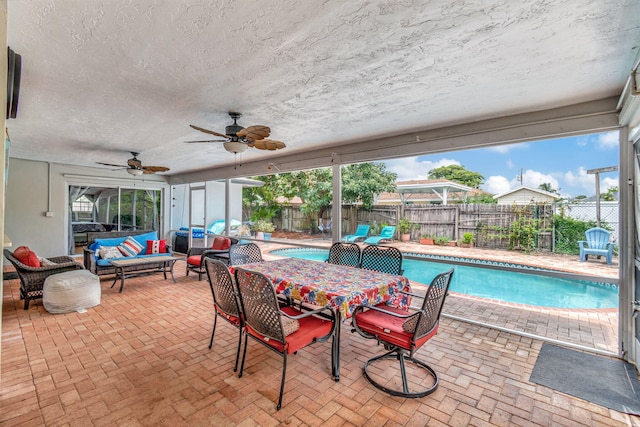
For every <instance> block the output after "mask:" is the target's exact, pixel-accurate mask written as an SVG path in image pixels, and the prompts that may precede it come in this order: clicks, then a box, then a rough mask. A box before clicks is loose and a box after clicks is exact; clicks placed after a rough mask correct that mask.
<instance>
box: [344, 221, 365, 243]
mask: <svg viewBox="0 0 640 427" xmlns="http://www.w3.org/2000/svg"><path fill="white" fill-rule="evenodd" d="M369 228H370V227H369V226H368V225H367V224H359V225H358V228H357V229H356V233H355V234H349V235H348V236H344V237H343V238H342V241H343V242H346V243H354V242H357V241H358V240H364V239H366V238H367V236H368V235H369Z"/></svg>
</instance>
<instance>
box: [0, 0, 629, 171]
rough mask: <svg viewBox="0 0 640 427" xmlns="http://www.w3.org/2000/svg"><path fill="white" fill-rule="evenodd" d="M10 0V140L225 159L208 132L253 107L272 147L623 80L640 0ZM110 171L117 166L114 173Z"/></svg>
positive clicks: (100, 152)
mask: <svg viewBox="0 0 640 427" xmlns="http://www.w3.org/2000/svg"><path fill="white" fill-rule="evenodd" d="M7 3H8V6H7V7H8V44H9V46H10V47H11V48H12V49H13V50H15V51H16V52H17V53H19V54H21V55H22V66H23V70H22V85H21V93H20V103H19V109H18V118H17V119H12V120H8V121H7V127H8V129H9V133H10V136H11V140H12V147H11V156H12V157H18V158H24V159H33V160H42V161H51V162H59V163H67V164H76V165H87V166H89V165H95V162H98V161H100V162H108V163H116V164H120V163H122V164H124V163H125V162H126V160H127V159H128V158H129V157H130V154H129V153H128V152H129V151H139V152H140V153H141V155H140V156H139V157H140V159H141V160H142V162H143V164H147V165H162V166H167V167H169V168H171V171H170V172H168V173H167V174H174V173H181V172H186V171H191V170H199V169H205V168H211V167H215V166H220V165H228V164H229V163H233V160H234V159H233V155H231V154H229V153H227V152H225V151H224V149H223V147H222V144H221V143H211V144H197V145H196V144H185V143H184V142H183V141H185V140H191V139H208V138H207V135H205V134H202V133H200V132H197V131H194V130H192V129H191V128H190V127H189V126H188V125H189V124H195V125H198V126H201V127H205V128H208V129H211V130H215V131H218V132H223V131H224V127H225V126H226V125H228V124H231V120H230V119H229V117H228V115H227V112H228V111H239V112H242V113H243V117H242V118H241V119H240V120H239V124H241V125H244V126H249V125H253V124H263V125H267V126H270V127H271V129H272V132H271V138H273V139H277V140H281V141H284V142H285V143H286V144H287V148H286V149H284V150H281V151H278V152H265V151H258V150H255V149H249V151H247V152H246V153H245V154H244V155H243V157H244V159H245V160H246V161H251V160H255V159H259V158H264V160H265V162H268V161H272V160H274V161H275V160H277V157H278V156H279V155H284V154H285V153H286V154H292V153H296V152H301V151H303V150H308V149H310V148H318V147H326V146H333V145H344V144H347V143H350V142H357V141H363V140H366V139H368V138H374V137H379V136H389V135H394V134H398V133H403V132H407V131H411V130H420V129H429V128H437V127H441V126H445V125H452V124H460V123H466V122H471V121H475V120H480V119H487V118H494V117H500V116H505V115H511V114H516V113H523V112H528V111H535V110H543V109H547V108H552V107H558V106H564V105H570V104H574V103H579V102H585V101H591V100H595V99H601V98H605V97H610V96H617V95H619V94H620V92H621V91H622V88H623V86H624V83H625V81H626V78H627V76H628V73H629V71H630V68H631V66H632V61H633V59H634V58H635V57H636V55H637V48H638V45H639V44H640V23H639V22H640V21H638V19H637V17H638V16H640V2H638V1H636V0H633V1H632V0H593V1H585V0H567V1H563V2H559V1H548V0H523V1H518V2H515V1H509V0H475V1H474V0H457V1H452V0H435V1H425V0H421V1H418V0H416V1H412V0H389V1H349V2H345V1H316V0H283V1H278V2H272V1H258V0H239V1H215V0H210V1H203V0H201V1H198V0H182V1H175V0H111V1H103V0H74V1H71V0H56V1H53V0H29V1H9V2H7ZM118 173H120V172H118Z"/></svg>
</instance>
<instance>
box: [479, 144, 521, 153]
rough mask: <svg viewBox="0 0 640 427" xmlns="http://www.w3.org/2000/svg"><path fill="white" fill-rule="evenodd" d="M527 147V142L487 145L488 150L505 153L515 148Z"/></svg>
mask: <svg viewBox="0 0 640 427" xmlns="http://www.w3.org/2000/svg"><path fill="white" fill-rule="evenodd" d="M526 147H527V144H523V143H514V144H504V145H496V146H494V147H487V150H489V151H493V152H494V153H500V154H505V153H508V152H509V151H511V150H513V149H515V148H526Z"/></svg>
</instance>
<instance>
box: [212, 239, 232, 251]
mask: <svg viewBox="0 0 640 427" xmlns="http://www.w3.org/2000/svg"><path fill="white" fill-rule="evenodd" d="M230 247H231V239H229V238H228V237H216V238H215V239H213V246H211V249H216V250H225V249H229V248H230Z"/></svg>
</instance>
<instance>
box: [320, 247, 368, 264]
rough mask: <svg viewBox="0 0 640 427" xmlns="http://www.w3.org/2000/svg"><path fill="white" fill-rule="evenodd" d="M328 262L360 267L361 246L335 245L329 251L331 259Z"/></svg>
mask: <svg viewBox="0 0 640 427" xmlns="http://www.w3.org/2000/svg"><path fill="white" fill-rule="evenodd" d="M326 262H328V263H330V264H338V265H350V266H352V267H358V266H359V264H360V246H358V245H356V244H355V243H340V242H337V243H334V244H333V245H331V248H330V249H329V257H328V258H327V260H326Z"/></svg>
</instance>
